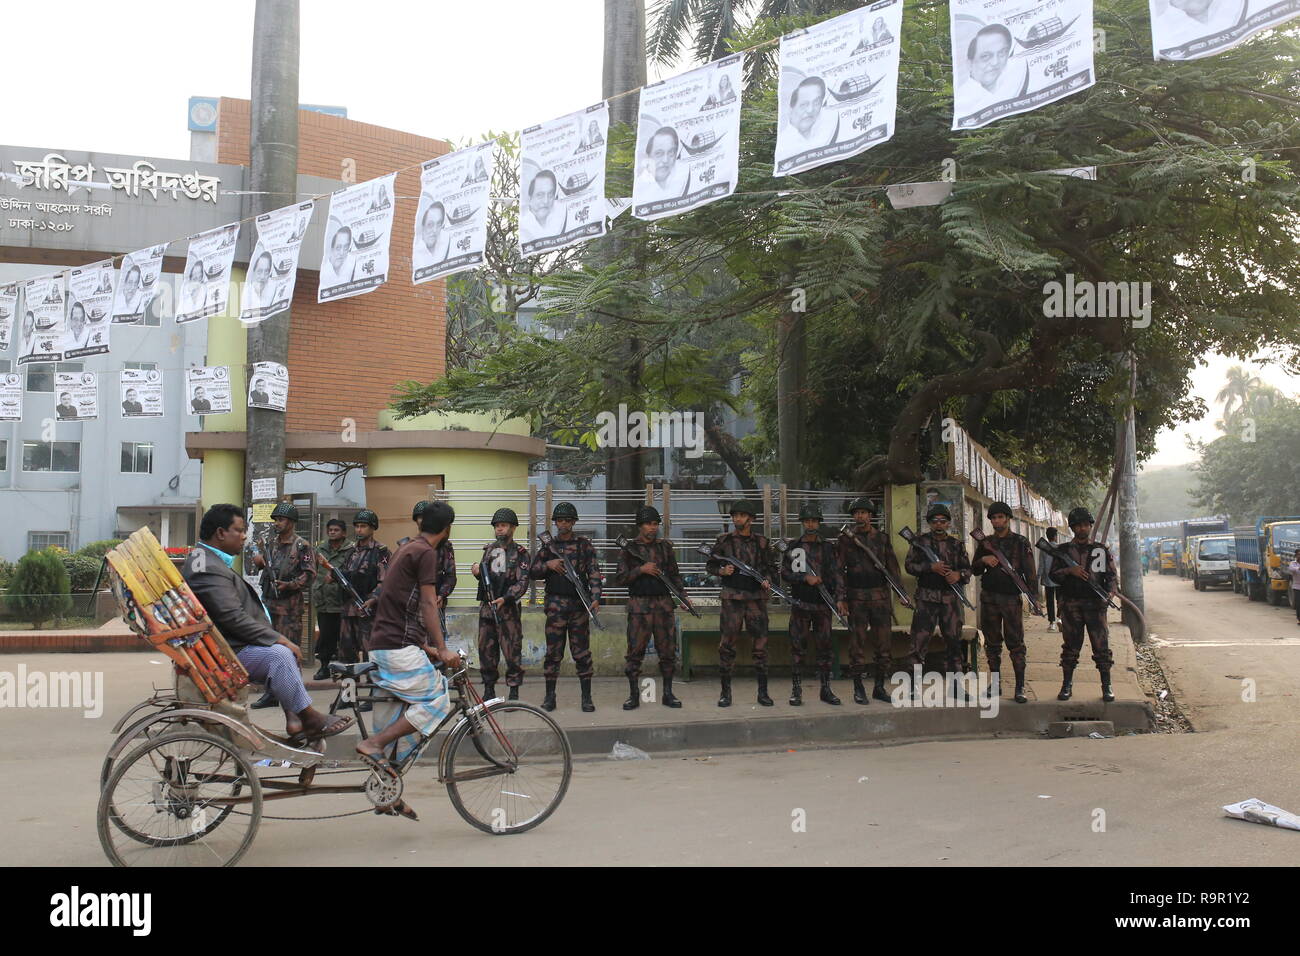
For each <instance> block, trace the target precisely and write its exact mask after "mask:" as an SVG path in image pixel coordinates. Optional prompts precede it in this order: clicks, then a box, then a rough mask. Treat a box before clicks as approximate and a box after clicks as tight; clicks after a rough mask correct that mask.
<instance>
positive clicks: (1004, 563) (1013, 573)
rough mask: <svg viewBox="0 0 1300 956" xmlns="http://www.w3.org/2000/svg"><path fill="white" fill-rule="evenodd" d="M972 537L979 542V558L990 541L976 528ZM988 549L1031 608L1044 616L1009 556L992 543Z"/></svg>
mask: <svg viewBox="0 0 1300 956" xmlns="http://www.w3.org/2000/svg"><path fill="white" fill-rule="evenodd" d="M970 536H971V537H972V538H974V539H975V540H976V541H977V542H978V543H977V544H976V546H975V555H976V557H978V556H979V548H980V545H982V544H984V542H985V541H987V540H988V535H986V534H985V533H984V532H983V531H980V530H979V529H978V528H976V529H975V530H974V531H972V532H971V533H970ZM988 548H989V550H990V551H992V552H993V557H995V558H997V559H998V566H999V567H1001V568H1002V570H1003V571H1005V572H1006V573H1007V577H1009V578H1011V583H1012V584H1014V585H1015V586H1016V587H1017V588H1019V589H1020V593H1021V594H1023V595H1024V596H1025V598H1026V599H1027V600H1028V601H1029V606H1030V607H1031V608H1032V609H1033V611H1034V613H1035V614H1037V615H1039V616H1042V613H1043V609H1042V608H1040V607H1039V606H1038V602H1037V601H1035V600H1034V596H1033V595H1032V594H1030V593H1029V585H1028V584H1026V583H1025V579H1024V578H1023V577H1021V576H1020V572H1019V571H1017V570H1016V569H1015V568H1013V567H1012V566H1011V562H1010V561H1008V560H1007V556H1006V555H1005V554H1003V553H1002V552H1001V551H1000V550H998V549H997V548H995V547H993V545H992V544H991V543H990V544H989V546H988Z"/></svg>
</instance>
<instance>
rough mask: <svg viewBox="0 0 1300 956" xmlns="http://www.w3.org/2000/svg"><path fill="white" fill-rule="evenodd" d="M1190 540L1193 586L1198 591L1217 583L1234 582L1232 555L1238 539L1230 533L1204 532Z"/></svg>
mask: <svg viewBox="0 0 1300 956" xmlns="http://www.w3.org/2000/svg"><path fill="white" fill-rule="evenodd" d="M1188 540H1189V541H1193V542H1195V544H1194V545H1193V546H1192V587H1194V588H1196V590H1198V591H1204V590H1205V589H1206V588H1209V587H1211V586H1212V585H1216V584H1229V585H1230V584H1231V583H1232V555H1233V554H1234V553H1235V550H1236V549H1235V544H1236V541H1235V539H1234V538H1233V536H1232V535H1230V534H1203V535H1197V536H1196V537H1194V538H1189V539H1188Z"/></svg>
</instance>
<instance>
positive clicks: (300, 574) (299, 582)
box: [262, 534, 316, 647]
mask: <svg viewBox="0 0 1300 956" xmlns="http://www.w3.org/2000/svg"><path fill="white" fill-rule="evenodd" d="M264 556H265V558H266V567H265V568H264V569H263V570H262V602H263V603H264V604H265V605H266V610H267V612H268V613H269V614H270V615H271V626H272V627H273V628H275V629H276V631H278V632H279V633H280V634H282V635H284V636H285V637H287V638H288V639H289V640H290V641H292V642H293V643H294V644H296V645H297V646H299V647H301V646H302V611H303V606H304V595H305V594H306V593H307V591H308V590H309V589H310V588H311V583H312V580H313V579H314V578H315V577H316V554H315V552H314V551H312V547H311V545H310V544H308V543H307V542H306V541H304V540H303V539H302V538H301V537H299V536H298V535H294V536H293V540H292V541H290V542H289V543H288V544H281V543H280V536H279V535H278V534H272V535H271V540H270V542H268V543H267V546H266V552H265V555H264ZM272 581H274V582H275V592H274V593H275V594H278V595H279V597H273V596H272V594H273V592H272V590H271V582H272Z"/></svg>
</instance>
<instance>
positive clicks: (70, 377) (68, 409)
mask: <svg viewBox="0 0 1300 956" xmlns="http://www.w3.org/2000/svg"><path fill="white" fill-rule="evenodd" d="M105 315H107V312H105ZM54 396H55V402H54V411H55V413H56V414H57V415H58V419H59V421H61V422H86V421H91V420H92V419H96V418H98V417H99V380H98V377H97V376H96V375H95V373H94V372H55V373H54Z"/></svg>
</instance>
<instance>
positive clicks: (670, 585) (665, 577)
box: [614, 534, 700, 617]
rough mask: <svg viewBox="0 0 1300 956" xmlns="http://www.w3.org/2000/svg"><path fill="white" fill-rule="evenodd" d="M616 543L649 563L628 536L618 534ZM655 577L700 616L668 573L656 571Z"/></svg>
mask: <svg viewBox="0 0 1300 956" xmlns="http://www.w3.org/2000/svg"><path fill="white" fill-rule="evenodd" d="M614 543H615V544H617V545H618V546H619V547H620V548H622V549H623V550H624V551H626V552H627V553H628V554H630V555H632V557H634V558H636V559H637V560H638V561H640V562H641V563H642V564H646V563H648V562H647V561H646V559H645V557H644V556H643V555H640V554H637V553H636V552H635V551H633V550H632V547H631V545H630V544H629V543H628V540H627V538H625V537H623V536H622V535H621V534H620V535H619V536H618V538H617V539H615V541H614ZM655 577H657V578H658V579H659V580H660V581H662V582H663V584H664V587H666V588H667V589H668V593H669V594H671V595H672V596H673V597H675V598H676V599H677V600H678V601H680V602H681V605H682V607H684V608H686V610H688V611H690V612H691V613H692V614H694V615H695V616H696V617H699V616H700V612H699V611H697V610H695V605H694V604H692V603H691V600H690V598H688V597H687V596H686V595H685V594H683V593H682V592H681V591H679V590H677V587H676V586H675V585H674V584H673V582H672V581H669V580H668V575H666V574H664V573H663V572H662V571H656V572H655Z"/></svg>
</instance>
